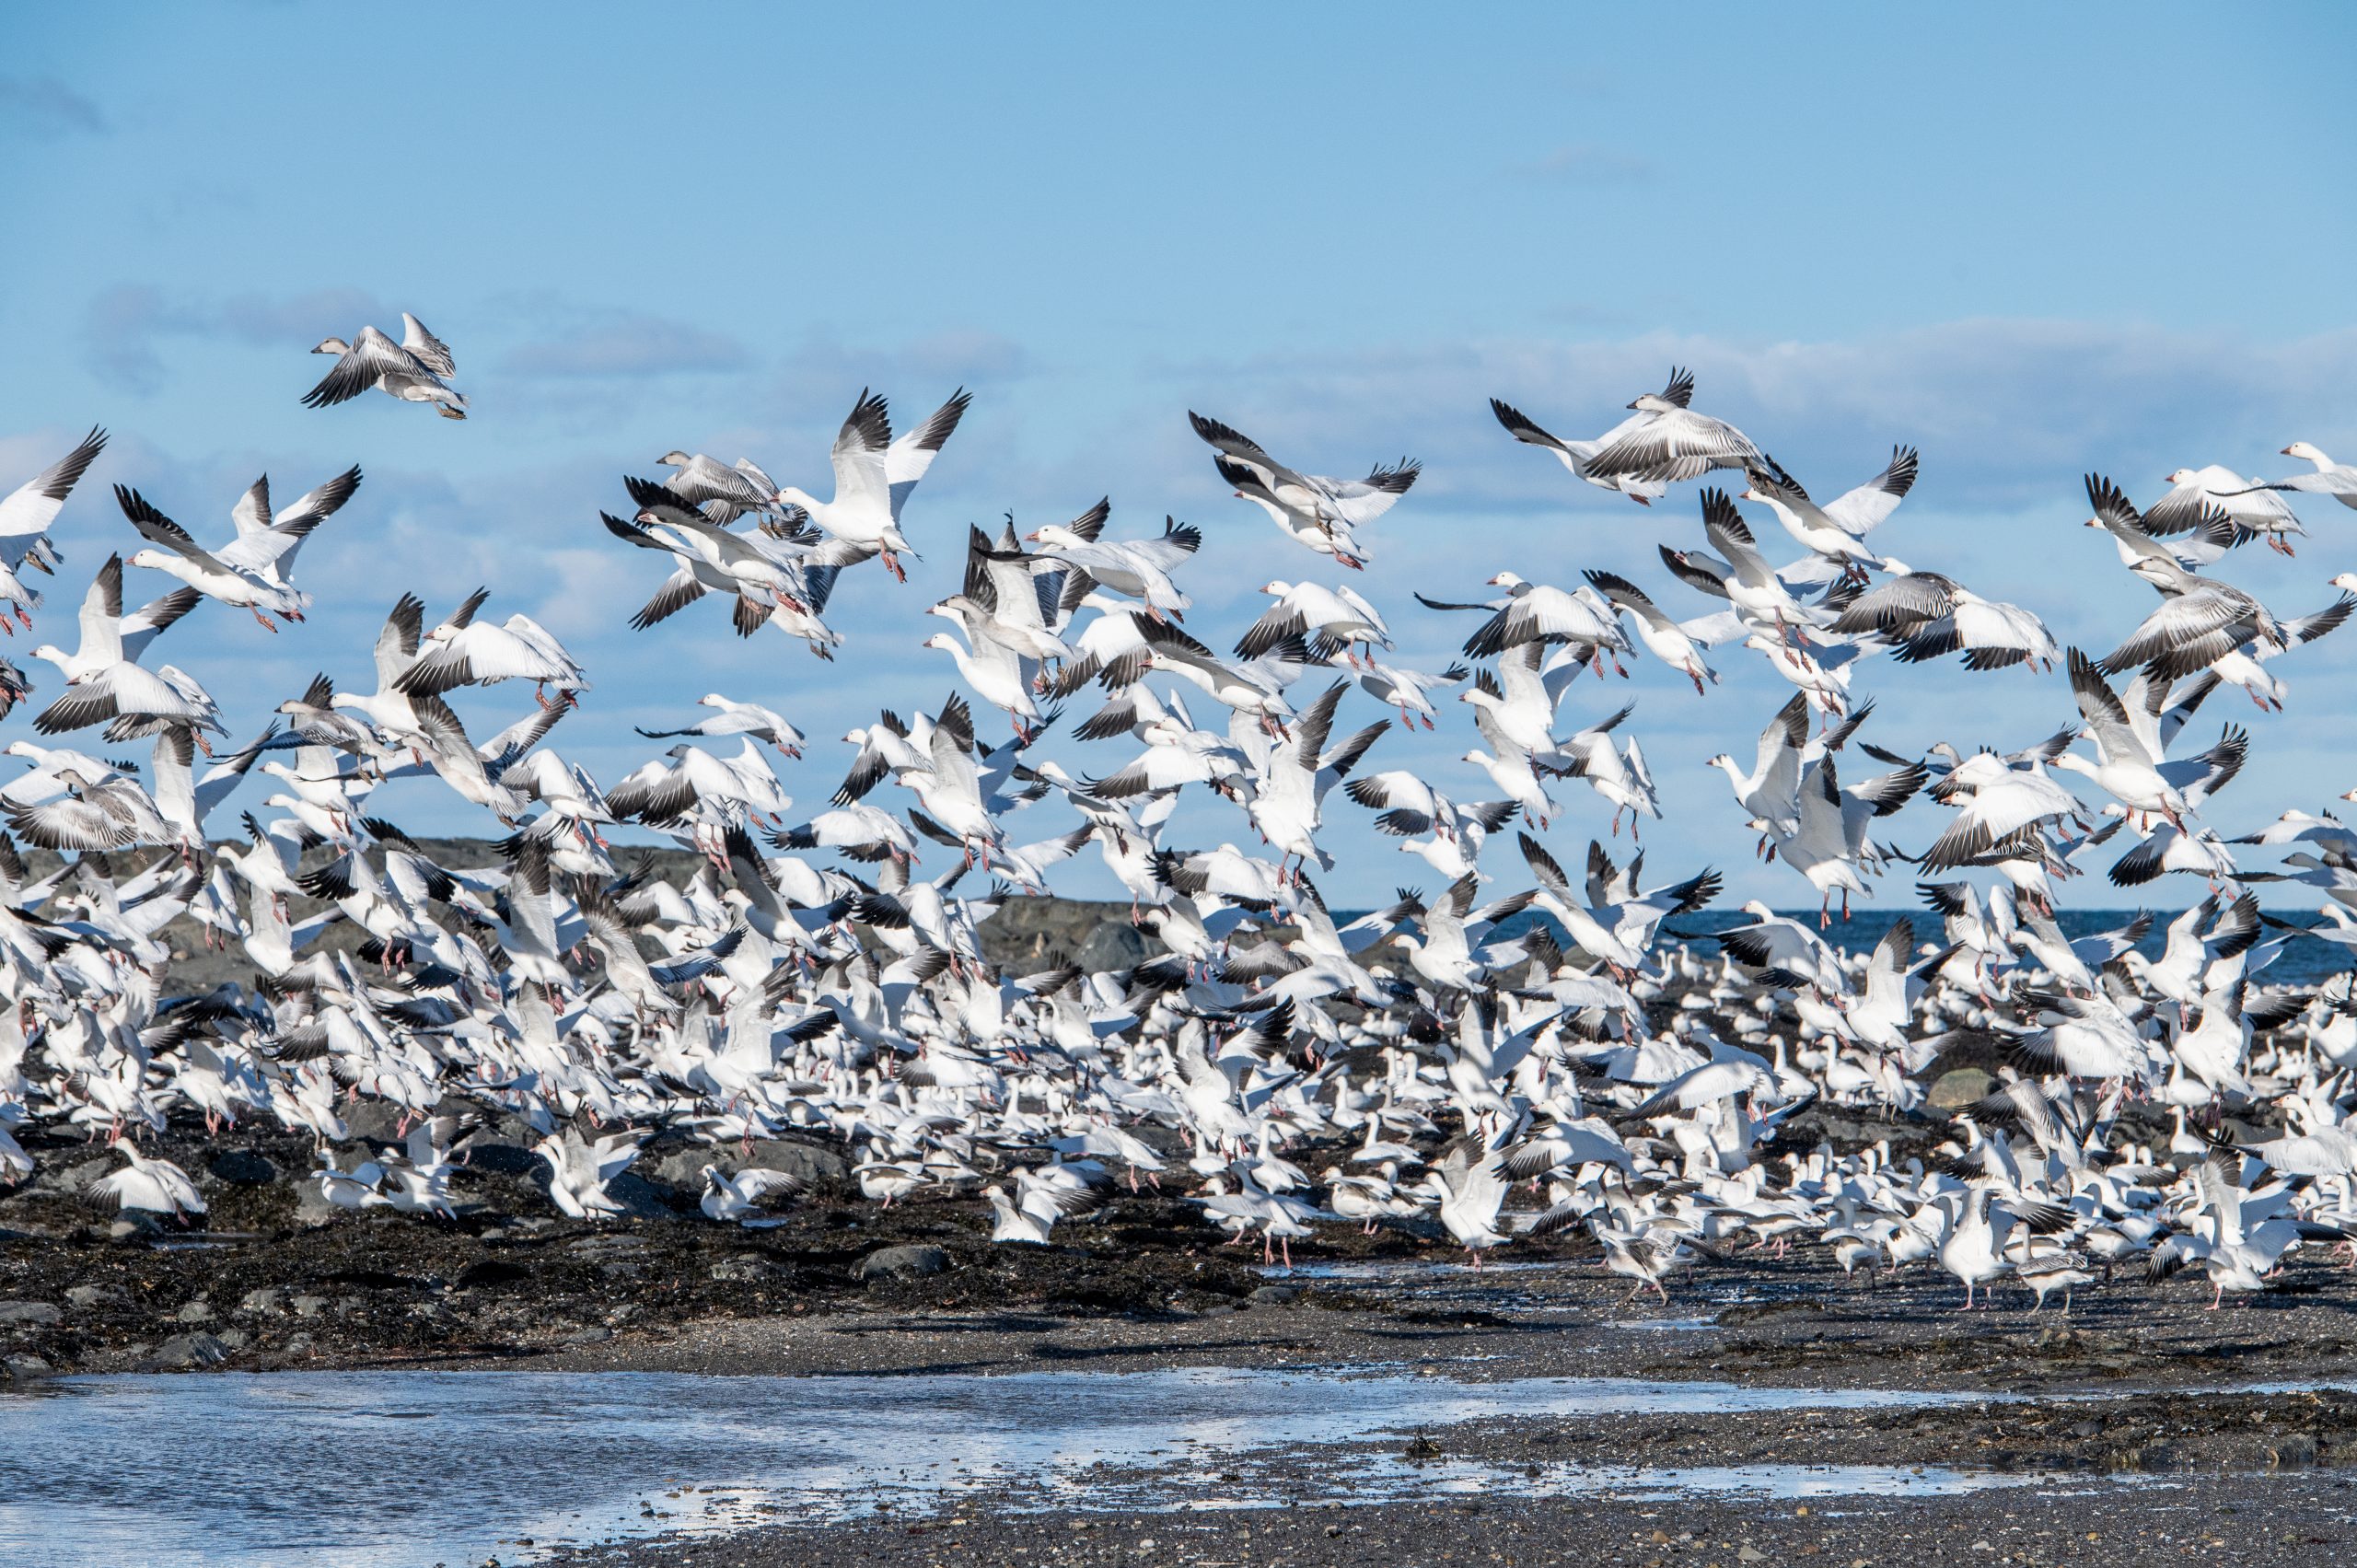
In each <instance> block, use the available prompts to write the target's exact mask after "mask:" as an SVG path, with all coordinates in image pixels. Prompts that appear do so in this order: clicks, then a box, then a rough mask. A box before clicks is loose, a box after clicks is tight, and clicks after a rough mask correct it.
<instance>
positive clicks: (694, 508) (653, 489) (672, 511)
mask: <svg viewBox="0 0 2357 1568" xmlns="http://www.w3.org/2000/svg"><path fill="white" fill-rule="evenodd" d="M622 486H623V488H624V489H626V490H628V491H629V492H630V497H631V500H632V502H633V504H635V505H637V507H638V511H637V513H636V515H635V517H633V521H634V522H636V523H638V524H639V525H641V526H642V527H644V528H650V529H660V530H662V535H668V538H669V540H676V541H677V542H678V544H679V546H680V547H681V548H680V549H679V552H678V553H679V555H680V557H681V559H682V560H686V561H696V562H701V563H703V564H704V565H706V566H708V567H710V568H711V569H712V570H713V571H714V572H717V573H719V574H720V575H722V576H724V577H726V578H727V579H728V580H729V581H730V582H731V583H732V584H734V585H735V587H736V590H737V596H738V598H739V599H740V600H742V601H744V602H745V603H747V604H751V605H768V604H771V603H773V602H774V603H777V604H784V605H795V606H800V605H802V604H804V603H805V602H806V600H807V598H808V596H809V593H810V588H809V585H808V582H807V568H806V564H805V563H806V562H807V560H809V559H810V558H811V555H812V552H811V551H810V549H809V546H810V545H811V544H812V543H814V542H815V541H816V540H818V538H819V536H818V535H817V534H815V533H811V534H808V535H807V538H806V537H803V536H795V537H793V538H791V539H789V540H784V541H779V540H774V539H773V538H772V536H771V535H770V534H768V533H765V532H754V533H736V532H732V531H731V530H730V529H728V528H726V527H724V526H723V525H722V524H721V523H720V522H719V521H718V520H717V518H718V514H719V512H720V511H723V510H726V508H725V507H723V506H720V505H718V504H716V503H715V504H713V505H711V506H710V507H706V506H698V505H693V504H691V503H690V502H689V501H688V500H687V499H686V498H684V497H682V496H679V495H676V494H673V493H672V492H671V491H669V490H668V489H667V488H665V487H664V486H662V485H659V484H656V483H654V482H651V481H648V480H644V479H640V478H637V477H636V476H634V475H625V476H624V477H623V480H622ZM662 535H658V536H657V538H658V540H661V539H662ZM737 613H738V618H739V624H738V627H737V632H738V634H739V635H749V634H750V633H751V630H752V627H753V626H757V625H758V624H759V621H751V623H750V624H747V623H746V622H747V621H748V620H749V613H750V612H749V610H746V609H743V608H740V609H739V610H738V612H737Z"/></svg>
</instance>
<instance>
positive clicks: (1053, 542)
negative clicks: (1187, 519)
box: [993, 500, 1203, 621]
mask: <svg viewBox="0 0 2357 1568" xmlns="http://www.w3.org/2000/svg"><path fill="white" fill-rule="evenodd" d="M1111 515H1112V504H1111V503H1110V502H1109V501H1102V500H1100V501H1098V502H1097V505H1094V506H1091V507H1090V508H1089V509H1088V510H1087V511H1086V512H1084V513H1082V514H1081V515H1080V516H1079V517H1075V518H1074V519H1073V520H1072V521H1071V522H1069V523H1066V524H1063V525H1062V526H1058V525H1055V524H1050V525H1048V526H1047V527H1045V528H1034V529H1032V530H1031V532H1029V533H1028V534H1026V535H1025V536H1024V537H1025V538H1026V539H1028V540H1030V541H1031V542H1032V543H1034V544H1036V545H1038V546H1039V553H1038V554H1037V555H1034V556H1030V557H1028V559H1030V560H1033V561H1039V562H1061V563H1063V564H1065V565H1067V566H1075V567H1078V568H1079V569H1080V570H1081V571H1083V572H1086V573H1087V574H1088V575H1089V576H1090V578H1091V579H1093V580H1094V581H1095V582H1097V584H1098V585H1099V586H1101V587H1105V588H1107V589H1108V590H1109V591H1111V592H1113V593H1117V594H1120V595H1122V596H1123V597H1125V598H1135V599H1143V600H1144V601H1145V609H1146V613H1147V614H1148V615H1150V616H1152V617H1153V618H1154V619H1155V620H1156V621H1162V620H1164V619H1166V618H1168V617H1173V616H1178V615H1181V614H1183V613H1184V612H1185V611H1186V610H1189V609H1190V608H1192V606H1193V605H1194V602H1195V601H1194V600H1193V599H1191V598H1188V597H1187V595H1186V594H1185V593H1184V592H1182V591H1181V590H1180V589H1179V585H1178V584H1177V583H1175V582H1173V581H1172V580H1171V577H1170V574H1171V573H1173V572H1175V571H1177V570H1178V569H1179V564H1180V563H1182V562H1184V561H1185V560H1186V559H1187V558H1188V557H1189V556H1190V555H1192V554H1194V553H1195V552H1196V551H1197V550H1200V549H1201V548H1202V543H1203V535H1202V529H1200V528H1196V527H1195V526H1194V525H1193V524H1191V523H1180V522H1177V521H1174V520H1172V519H1171V518H1168V517H1165V518H1164V519H1163V520H1162V537H1161V538H1159V539H1136V540H1108V539H1105V538H1103V537H1101V536H1102V535H1103V534H1104V531H1105V519H1106V518H1107V517H1110V516H1111ZM993 553H995V552H993ZM1037 569H1038V568H1034V570H1037Z"/></svg>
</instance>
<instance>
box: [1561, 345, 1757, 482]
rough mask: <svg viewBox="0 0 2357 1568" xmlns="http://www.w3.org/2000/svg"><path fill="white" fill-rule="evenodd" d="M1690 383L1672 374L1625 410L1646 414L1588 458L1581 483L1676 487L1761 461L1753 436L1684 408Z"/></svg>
mask: <svg viewBox="0 0 2357 1568" xmlns="http://www.w3.org/2000/svg"><path fill="white" fill-rule="evenodd" d="M1693 396H1694V378H1693V377H1690V376H1688V375H1687V374H1685V373H1684V372H1683V371H1676V370H1674V371H1672V372H1671V373H1670V384H1669V386H1668V387H1666V389H1663V390H1661V391H1659V392H1648V393H1646V394H1645V395H1644V396H1643V397H1641V398H1638V399H1635V400H1634V401H1631V403H1630V404H1629V406H1630V408H1631V409H1633V410H1635V411H1636V412H1638V413H1641V414H1644V415H1647V416H1649V417H1647V418H1646V419H1645V420H1644V421H1643V423H1642V424H1637V425H1635V426H1634V427H1633V428H1627V429H1624V430H1623V431H1622V433H1621V434H1620V435H1619V436H1615V437H1614V438H1613V439H1612V440H1610V441H1608V442H1607V443H1606V444H1605V445H1604V446H1603V447H1600V448H1599V449H1598V450H1597V451H1596V453H1594V454H1593V455H1592V456H1590V457H1589V458H1588V459H1587V460H1586V463H1585V472H1584V473H1583V474H1582V475H1581V477H1582V478H1584V479H1585V478H1589V477H1591V476H1593V477H1594V478H1597V479H1612V478H1624V477H1625V478H1629V479H1637V480H1647V481H1653V482H1670V483H1674V482H1678V481H1680V480H1689V479H1700V478H1701V477H1702V476H1703V475H1704V474H1706V473H1708V472H1710V471H1711V470H1713V469H1733V468H1743V467H1745V466H1747V464H1751V463H1756V462H1758V461H1759V459H1760V452H1759V447H1756V446H1754V445H1752V441H1751V437H1750V436H1746V435H1745V434H1744V433H1743V432H1742V431H1740V430H1737V429H1736V427H1735V426H1734V425H1732V424H1727V423H1726V422H1725V421H1724V420H1722V419H1713V418H1712V417H1711V416H1710V415H1708V414H1702V413H1696V412H1693V410H1692V409H1690V408H1689V407H1688V404H1689V402H1690V401H1692V399H1693Z"/></svg>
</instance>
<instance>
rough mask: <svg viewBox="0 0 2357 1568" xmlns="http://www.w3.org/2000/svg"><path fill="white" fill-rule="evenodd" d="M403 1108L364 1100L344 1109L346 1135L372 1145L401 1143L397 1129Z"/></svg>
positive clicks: (382, 1100)
mask: <svg viewBox="0 0 2357 1568" xmlns="http://www.w3.org/2000/svg"><path fill="white" fill-rule="evenodd" d="M401 1116H402V1109H401V1107H400V1106H398V1105H395V1104H394V1103H393V1102H392V1101H391V1100H389V1099H375V1098H362V1099H360V1100H357V1101H354V1103H352V1104H351V1105H348V1106H345V1107H344V1108H343V1127H344V1135H345V1136H346V1137H348V1138H355V1139H358V1138H365V1139H366V1140H368V1141H369V1142H370V1143H372V1144H394V1143H399V1142H400V1141H401V1135H400V1133H399V1132H397V1131H396V1129H398V1128H399V1127H400V1126H401ZM345 1168H347V1169H349V1168H350V1167H345Z"/></svg>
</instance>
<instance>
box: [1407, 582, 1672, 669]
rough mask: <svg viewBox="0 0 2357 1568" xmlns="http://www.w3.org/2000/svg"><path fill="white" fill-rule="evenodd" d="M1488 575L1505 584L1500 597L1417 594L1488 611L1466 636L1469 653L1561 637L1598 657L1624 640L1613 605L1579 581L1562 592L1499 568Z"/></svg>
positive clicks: (1435, 605)
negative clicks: (1461, 599)
mask: <svg viewBox="0 0 2357 1568" xmlns="http://www.w3.org/2000/svg"><path fill="white" fill-rule="evenodd" d="M1489 581H1490V586H1491V587H1499V588H1504V589H1505V590H1506V594H1505V598H1502V599H1493V600H1492V601H1490V602H1489V603H1486V604H1450V603H1443V602H1441V601H1438V600H1434V599H1429V598H1424V596H1423V595H1422V594H1418V595H1417V596H1416V598H1418V599H1419V600H1420V601H1421V602H1422V604H1423V605H1424V606H1425V607H1426V608H1427V609H1431V610H1490V611H1491V612H1492V614H1491V616H1490V618H1489V620H1487V621H1483V622H1482V623H1481V625H1480V627H1479V628H1478V629H1477V630H1476V631H1475V632H1474V633H1473V634H1472V635H1471V636H1470V637H1468V638H1467V639H1466V640H1465V652H1466V654H1467V655H1468V656H1470V657H1473V658H1494V657H1496V656H1498V655H1500V654H1502V653H1504V652H1505V651H1506V650H1507V649H1508V648H1518V647H1520V646H1522V645H1524V644H1526V643H1541V644H1554V643H1562V644H1568V645H1571V646H1573V647H1574V648H1578V649H1580V650H1582V656H1583V657H1586V656H1590V655H1591V654H1593V655H1596V656H1598V657H1599V658H1600V656H1601V654H1602V652H1603V651H1604V650H1607V649H1611V650H1615V651H1618V650H1620V649H1623V648H1626V647H1627V646H1628V645H1629V639H1628V638H1627V636H1625V635H1624V634H1623V633H1621V631H1620V621H1619V619H1618V617H1617V615H1616V613H1615V611H1614V610H1613V609H1612V606H1611V605H1610V604H1609V603H1608V602H1607V601H1606V600H1605V598H1603V596H1602V595H1600V594H1598V593H1597V592H1596V590H1595V589H1594V588H1590V587H1581V588H1578V589H1574V590H1573V591H1572V592H1569V593H1566V592H1565V591H1564V590H1562V588H1558V587H1549V586H1548V585H1547V584H1545V583H1533V582H1527V581H1525V580H1524V579H1523V577H1522V576H1520V575H1518V574H1516V573H1514V572H1501V573H1499V574H1498V575H1496V576H1494V577H1492V578H1491V579H1490V580H1489ZM1583 596H1585V597H1583Z"/></svg>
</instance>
